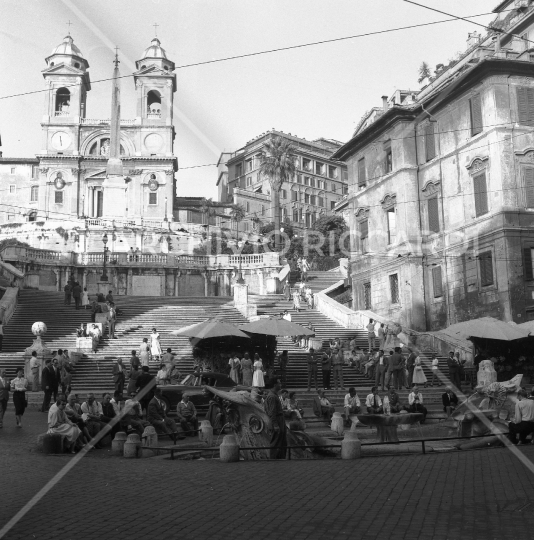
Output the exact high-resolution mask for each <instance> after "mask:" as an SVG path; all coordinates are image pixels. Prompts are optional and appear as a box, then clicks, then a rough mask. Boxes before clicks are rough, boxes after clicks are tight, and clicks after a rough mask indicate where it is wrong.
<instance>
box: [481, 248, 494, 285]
mask: <svg viewBox="0 0 534 540" xmlns="http://www.w3.org/2000/svg"><path fill="white" fill-rule="evenodd" d="M478 258H479V263H480V284H481V285H482V287H487V286H488V285H493V259H492V256H491V251H485V252H484V253H481V254H480V255H479V256H478Z"/></svg>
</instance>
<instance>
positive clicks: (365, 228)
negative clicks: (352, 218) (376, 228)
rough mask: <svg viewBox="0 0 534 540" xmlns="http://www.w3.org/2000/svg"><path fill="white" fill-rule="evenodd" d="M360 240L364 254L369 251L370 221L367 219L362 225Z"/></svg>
mask: <svg viewBox="0 0 534 540" xmlns="http://www.w3.org/2000/svg"><path fill="white" fill-rule="evenodd" d="M360 238H361V241H362V253H367V252H368V251H369V221H368V220H367V219H365V220H364V221H362V222H361V223H360Z"/></svg>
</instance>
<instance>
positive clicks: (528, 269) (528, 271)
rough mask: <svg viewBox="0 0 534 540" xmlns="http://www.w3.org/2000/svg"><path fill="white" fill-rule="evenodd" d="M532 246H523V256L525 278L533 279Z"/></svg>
mask: <svg viewBox="0 0 534 540" xmlns="http://www.w3.org/2000/svg"><path fill="white" fill-rule="evenodd" d="M532 251H534V250H533V249H532V248H524V249H523V254H524V257H525V279H534V272H533V271H532Z"/></svg>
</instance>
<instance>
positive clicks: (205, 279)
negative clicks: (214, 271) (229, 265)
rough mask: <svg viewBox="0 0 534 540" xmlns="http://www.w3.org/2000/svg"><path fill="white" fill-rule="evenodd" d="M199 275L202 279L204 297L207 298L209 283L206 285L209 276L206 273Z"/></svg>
mask: <svg viewBox="0 0 534 540" xmlns="http://www.w3.org/2000/svg"><path fill="white" fill-rule="evenodd" d="M200 275H201V276H202V277H203V278H204V296H208V290H209V289H208V287H209V283H208V279H209V276H208V273H207V272H200Z"/></svg>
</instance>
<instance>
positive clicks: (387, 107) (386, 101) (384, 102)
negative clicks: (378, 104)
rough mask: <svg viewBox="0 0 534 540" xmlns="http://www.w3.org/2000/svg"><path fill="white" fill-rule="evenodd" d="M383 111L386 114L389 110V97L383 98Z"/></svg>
mask: <svg viewBox="0 0 534 540" xmlns="http://www.w3.org/2000/svg"><path fill="white" fill-rule="evenodd" d="M382 109H384V112H386V111H387V110H388V109H389V106H388V97H387V96H382Z"/></svg>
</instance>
